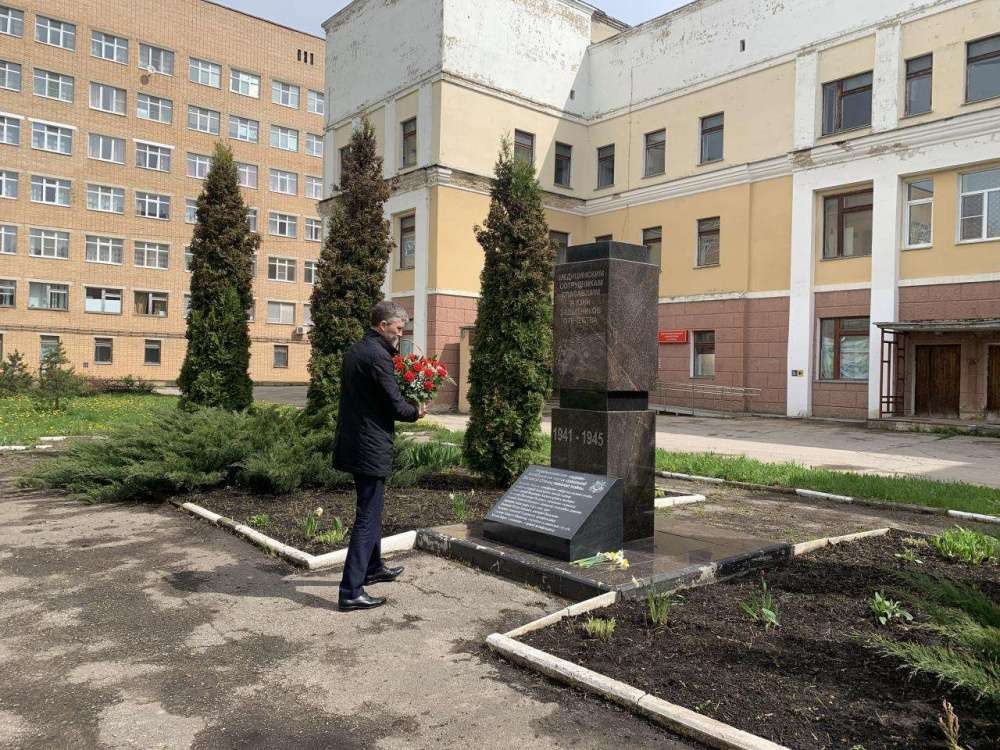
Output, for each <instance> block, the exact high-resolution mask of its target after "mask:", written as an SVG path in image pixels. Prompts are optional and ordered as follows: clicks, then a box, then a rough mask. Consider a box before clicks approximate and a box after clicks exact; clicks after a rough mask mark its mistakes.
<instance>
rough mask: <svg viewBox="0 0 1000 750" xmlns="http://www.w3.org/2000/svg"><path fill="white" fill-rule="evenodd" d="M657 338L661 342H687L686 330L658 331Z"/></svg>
mask: <svg viewBox="0 0 1000 750" xmlns="http://www.w3.org/2000/svg"><path fill="white" fill-rule="evenodd" d="M658 338H659V341H660V343H661V344H686V343H687V342H688V332H687V331H660V332H659V334H658Z"/></svg>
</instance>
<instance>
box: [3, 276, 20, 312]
mask: <svg viewBox="0 0 1000 750" xmlns="http://www.w3.org/2000/svg"><path fill="white" fill-rule="evenodd" d="M16 304H17V282H16V281H15V280H14V279H0V307H14V306H15V305H16Z"/></svg>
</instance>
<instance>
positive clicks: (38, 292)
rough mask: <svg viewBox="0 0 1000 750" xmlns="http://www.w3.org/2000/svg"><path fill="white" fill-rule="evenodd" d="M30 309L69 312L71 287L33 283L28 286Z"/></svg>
mask: <svg viewBox="0 0 1000 750" xmlns="http://www.w3.org/2000/svg"><path fill="white" fill-rule="evenodd" d="M28 309H30V310H69V285H68V284H49V283H46V282H42V281H32V282H30V283H29V284H28Z"/></svg>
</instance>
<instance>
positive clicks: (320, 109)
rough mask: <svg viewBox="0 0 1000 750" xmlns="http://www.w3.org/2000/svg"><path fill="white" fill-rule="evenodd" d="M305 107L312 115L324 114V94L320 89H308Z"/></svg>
mask: <svg viewBox="0 0 1000 750" xmlns="http://www.w3.org/2000/svg"><path fill="white" fill-rule="evenodd" d="M306 108H307V109H308V110H309V112H311V113H312V114H314V115H325V114H326V95H325V94H323V92H321V91H312V90H310V91H309V95H308V97H307V99H306Z"/></svg>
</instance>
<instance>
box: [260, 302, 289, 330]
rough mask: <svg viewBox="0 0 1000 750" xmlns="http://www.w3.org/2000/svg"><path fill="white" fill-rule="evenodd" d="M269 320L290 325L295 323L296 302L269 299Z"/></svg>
mask: <svg viewBox="0 0 1000 750" xmlns="http://www.w3.org/2000/svg"><path fill="white" fill-rule="evenodd" d="M267 322H268V323H277V324H279V325H288V326H293V325H295V303H294V302H271V301H268V303H267Z"/></svg>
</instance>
